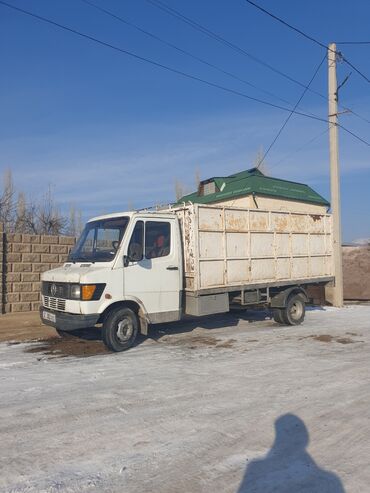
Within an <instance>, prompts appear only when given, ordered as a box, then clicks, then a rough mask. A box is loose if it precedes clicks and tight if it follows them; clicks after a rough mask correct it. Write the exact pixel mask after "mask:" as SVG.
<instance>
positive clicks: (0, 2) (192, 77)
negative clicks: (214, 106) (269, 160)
mask: <svg viewBox="0 0 370 493" xmlns="http://www.w3.org/2000/svg"><path fill="white" fill-rule="evenodd" d="M0 5H4V6H5V7H8V8H10V9H13V10H15V11H17V12H21V13H23V14H25V15H28V16H30V17H33V18H35V19H38V20H40V21H42V22H45V23H47V24H49V25H53V26H55V27H58V28H59V29H62V30H64V31H68V32H70V33H73V34H75V35H77V36H80V37H82V38H85V39H88V40H90V41H93V42H95V43H97V44H99V45H101V46H105V47H107V48H111V49H113V50H115V51H117V52H119V53H123V54H125V55H128V56H130V57H132V58H135V59H137V60H140V61H142V62H146V63H149V64H150V65H153V66H155V67H158V68H162V69H164V70H167V71H169V72H173V73H175V74H177V75H181V76H183V77H185V78H187V79H190V80H195V81H197V82H201V83H202V84H205V85H207V86H209V87H214V88H217V89H220V90H222V91H225V92H228V93H230V94H234V95H237V96H240V97H243V98H245V99H248V100H251V101H255V102H258V103H260V104H263V105H266V106H269V107H272V108H276V109H280V110H282V111H287V112H291V111H292V108H286V107H284V106H280V105H277V104H274V103H271V102H269V101H265V100H262V99H258V98H254V97H252V96H249V95H247V94H245V93H242V92H240V91H237V90H235V89H231V88H228V87H225V86H222V85H220V84H216V83H214V82H211V81H209V80H207V79H202V78H200V77H197V76H196V75H192V74H188V73H186V72H183V71H181V70H178V69H176V68H173V67H170V66H168V65H164V64H162V63H160V62H156V61H155V60H152V59H150V58H146V57H143V56H141V55H138V54H137V53H134V52H131V51H128V50H125V49H123V48H120V47H118V46H115V45H112V44H111V43H108V42H106V41H103V40H101V39H98V38H96V37H94V36H90V35H89V34H85V33H82V32H81V31H77V30H76V29H73V28H71V27H68V26H65V25H63V24H60V23H58V22H56V21H53V20H51V19H48V18H47V17H43V16H41V15H38V14H35V13H33V12H30V11H28V10H25V9H22V8H20V7H16V6H15V5H11V4H9V3H7V2H5V1H4V0H0ZM294 114H296V115H301V116H304V117H306V118H310V119H312V120H316V121H321V122H324V123H329V121H328V120H327V119H326V118H321V117H319V116H313V115H309V114H307V113H303V112H301V111H296V110H295V111H294ZM337 125H338V127H340V128H342V129H343V130H344V131H345V132H347V133H348V134H350V135H352V136H353V137H354V138H355V139H357V140H359V141H360V142H362V143H364V144H365V145H367V146H369V147H370V143H369V142H367V141H366V140H365V139H363V138H362V137H360V136H358V135H356V134H355V133H354V132H352V131H351V130H349V129H347V128H346V127H344V126H343V125H341V124H337Z"/></svg>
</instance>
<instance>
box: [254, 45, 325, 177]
mask: <svg viewBox="0 0 370 493" xmlns="http://www.w3.org/2000/svg"><path fill="white" fill-rule="evenodd" d="M325 60H326V55H325V56H324V58H323V59H322V60H321V62H320V63H319V65H318V66H317V68H316V70H315V72H314V74H313V76H312V77H311V79H310V81H309V83H308V84H307V88H305V89H304V90H303V92H302V94H301V96H300V97H299V99H298V101H297V102H296V104H295V106H294V108H293V109H292V111H291V112H290V113H289V115H288V116H287V118H286V119H285V120H284V122H283V124H282V126H281V127H280V129H279V131H278V133H277V134H276V135H275V137H274V139H273V141H272V142H271V144H270V145H269V147H268V149H267V151H266V152H265V154H264V155H263V156H262V159H261V160H260V162H259V163H258V166H257V169H258V168H259V167H260V166H261V164H262V163H263V161H264V160H265V158H266V156H267V155H268V153H269V152H270V151H271V149H272V147H273V146H274V145H275V143H276V141H277V140H278V138H279V137H280V135H281V133H282V132H283V130H284V128H285V127H286V125H287V124H288V122H289V120H290V119H291V117H292V116H293V112H294V110H295V109H296V108H297V106H298V105H299V103H300V102H301V101H302V99H303V98H304V96H305V94H306V92H307V91H308V89H309V87H310V85H311V84H312V82H313V81H314V79H315V77H316V75H317V74H318V72H319V70H320V68H321V66H322V64H323V63H324V61H325Z"/></svg>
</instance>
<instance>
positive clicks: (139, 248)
mask: <svg viewBox="0 0 370 493" xmlns="http://www.w3.org/2000/svg"><path fill="white" fill-rule="evenodd" d="M143 246H144V223H143V221H137V223H136V224H135V228H134V231H133V232H132V236H131V239H130V243H129V245H128V256H129V258H130V260H131V261H132V262H139V261H140V260H142V259H143Z"/></svg>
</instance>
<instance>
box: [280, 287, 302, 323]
mask: <svg viewBox="0 0 370 493" xmlns="http://www.w3.org/2000/svg"><path fill="white" fill-rule="evenodd" d="M305 313H306V305H305V302H304V301H303V298H302V296H300V295H299V294H293V295H291V296H290V297H289V298H288V302H287V305H286V307H285V308H284V309H283V310H282V319H283V321H284V323H285V324H286V325H300V324H301V323H302V322H303V320H304V317H305Z"/></svg>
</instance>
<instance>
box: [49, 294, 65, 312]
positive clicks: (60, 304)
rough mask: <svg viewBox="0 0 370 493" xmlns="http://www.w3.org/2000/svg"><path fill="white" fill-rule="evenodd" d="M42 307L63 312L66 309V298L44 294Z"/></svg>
mask: <svg viewBox="0 0 370 493" xmlns="http://www.w3.org/2000/svg"><path fill="white" fill-rule="evenodd" d="M44 307H45V308H51V309H52V310H59V311H61V312H64V311H65V310H66V300H61V299H60V298H53V297H52V296H44Z"/></svg>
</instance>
